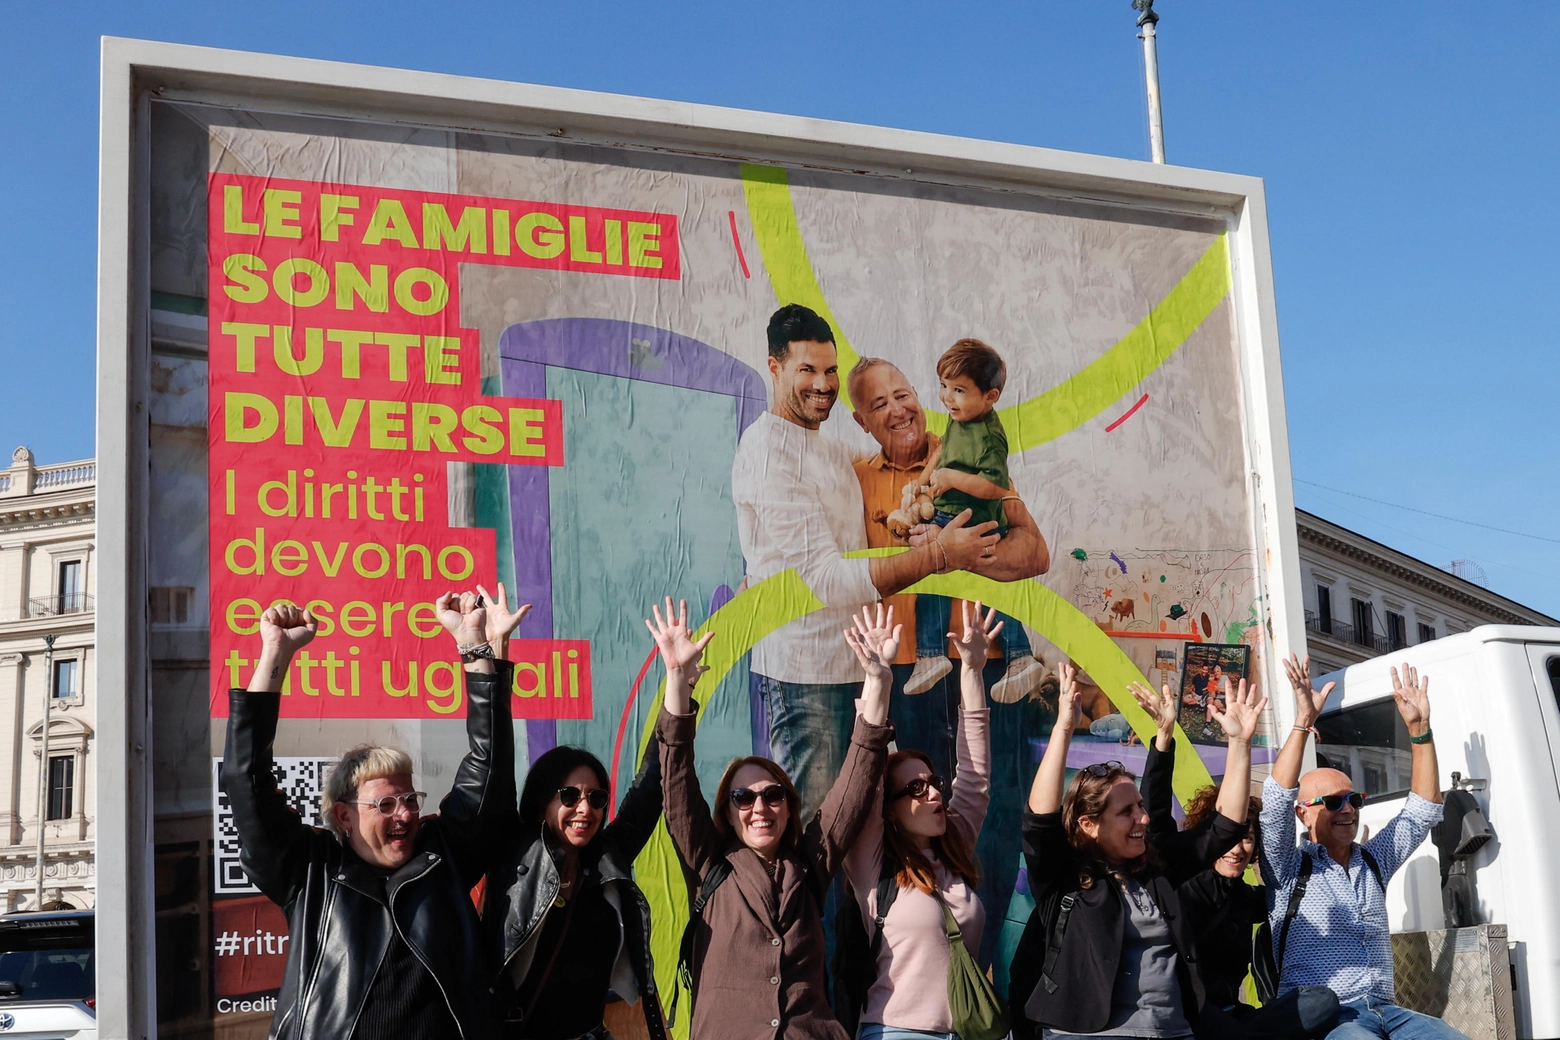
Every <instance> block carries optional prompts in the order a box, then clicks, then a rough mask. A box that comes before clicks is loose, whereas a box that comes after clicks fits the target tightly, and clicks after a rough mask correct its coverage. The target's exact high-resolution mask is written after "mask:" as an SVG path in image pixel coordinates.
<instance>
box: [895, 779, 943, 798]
mask: <svg viewBox="0 0 1560 1040" xmlns="http://www.w3.org/2000/svg"><path fill="white" fill-rule="evenodd" d="M934 787H935V788H937V793H938V794H940V795H942V796H943V798H944V799H946V798H947V797H948V781H946V780H944V779H943V778H942V777H940V776H938V775H937V774H936V773H933V774H932V775H931V776H918V777H916V778H915V779H914V780H912V781H910V782H909V783H908V784H906V785H905V786H904V787H902V788H900V789H899V790H898V791H896V792H895V793H894V797H893V798H892V799H891V800H892V801H895V802H897V801H899V799H901V798H925V797H926V793H927V792H928V791H930V790H931V789H932V788H934Z"/></svg>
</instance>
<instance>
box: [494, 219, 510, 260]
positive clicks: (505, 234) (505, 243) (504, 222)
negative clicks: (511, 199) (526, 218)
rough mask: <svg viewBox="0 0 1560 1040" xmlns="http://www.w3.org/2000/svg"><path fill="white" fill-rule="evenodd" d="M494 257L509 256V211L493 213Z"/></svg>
mask: <svg viewBox="0 0 1560 1040" xmlns="http://www.w3.org/2000/svg"><path fill="white" fill-rule="evenodd" d="M493 255H494V256H508V255H509V211H508V210H507V209H495V210H494V211H493Z"/></svg>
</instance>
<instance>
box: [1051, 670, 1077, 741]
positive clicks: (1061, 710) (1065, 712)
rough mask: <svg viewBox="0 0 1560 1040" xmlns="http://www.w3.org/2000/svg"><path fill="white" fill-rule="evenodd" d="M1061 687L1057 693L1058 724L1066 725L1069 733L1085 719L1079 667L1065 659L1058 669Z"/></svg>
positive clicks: (1057, 673)
mask: <svg viewBox="0 0 1560 1040" xmlns="http://www.w3.org/2000/svg"><path fill="white" fill-rule="evenodd" d="M1056 678H1057V680H1058V682H1059V684H1060V688H1059V689H1058V691H1057V695H1056V724H1057V726H1065V727H1066V729H1067V732H1068V733H1071V732H1072V731H1073V730H1075V729H1077V728H1078V725H1079V723H1081V722H1082V721H1083V691H1082V690H1081V689H1079V688H1078V669H1076V668H1074V667H1073V666H1072V664H1071V662H1068V661H1063V662H1062V663H1061V665H1060V667H1058V668H1057V670H1056Z"/></svg>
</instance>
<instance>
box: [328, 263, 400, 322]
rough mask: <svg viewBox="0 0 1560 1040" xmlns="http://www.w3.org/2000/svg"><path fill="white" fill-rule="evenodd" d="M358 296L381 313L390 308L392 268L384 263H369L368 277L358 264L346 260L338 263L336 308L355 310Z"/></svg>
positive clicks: (373, 309)
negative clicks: (365, 276) (354, 298)
mask: <svg viewBox="0 0 1560 1040" xmlns="http://www.w3.org/2000/svg"><path fill="white" fill-rule="evenodd" d="M354 296H356V297H357V298H358V299H359V300H362V301H363V302H364V303H365V304H367V305H368V309H369V310H371V311H378V312H379V313H380V314H383V313H385V312H386V311H388V310H389V309H390V268H388V267H386V266H385V265H384V264H369V265H368V277H367V278H366V279H365V278H364V277H363V272H361V271H359V270H358V267H357V264H353V263H348V262H346V261H344V260H342V261H337V263H336V309H337V310H338V311H350V310H353V309H354V308H355V307H356V306H357V303H356V302H355V301H354V300H353V297H354Z"/></svg>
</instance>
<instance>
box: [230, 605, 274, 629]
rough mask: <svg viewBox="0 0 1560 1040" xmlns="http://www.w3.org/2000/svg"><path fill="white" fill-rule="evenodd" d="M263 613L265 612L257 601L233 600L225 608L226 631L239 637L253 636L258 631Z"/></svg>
mask: <svg viewBox="0 0 1560 1040" xmlns="http://www.w3.org/2000/svg"><path fill="white" fill-rule="evenodd" d="M240 611H242V613H240ZM263 613H265V610H264V608H262V607H261V606H260V603H259V601H258V600H252V599H247V598H244V599H235V600H234V601H233V602H231V603H229V604H228V608H227V626H228V631H230V632H232V633H234V634H235V635H240V636H252V635H254V634H255V633H256V632H259V631H260V615H261V614H263Z"/></svg>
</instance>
